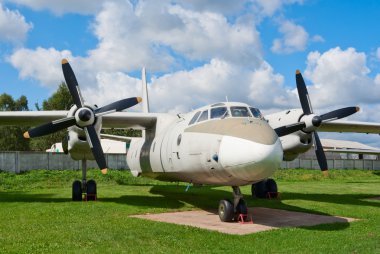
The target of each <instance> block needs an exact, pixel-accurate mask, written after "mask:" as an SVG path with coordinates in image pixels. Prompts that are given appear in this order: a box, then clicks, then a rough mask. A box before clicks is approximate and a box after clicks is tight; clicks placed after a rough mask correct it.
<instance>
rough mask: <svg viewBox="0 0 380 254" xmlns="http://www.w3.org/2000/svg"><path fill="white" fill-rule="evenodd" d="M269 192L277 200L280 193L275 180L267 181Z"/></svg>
mask: <svg viewBox="0 0 380 254" xmlns="http://www.w3.org/2000/svg"><path fill="white" fill-rule="evenodd" d="M267 190H268V192H269V193H270V197H271V198H277V196H278V191H277V183H276V181H275V180H273V179H271V178H269V179H268V180H267Z"/></svg>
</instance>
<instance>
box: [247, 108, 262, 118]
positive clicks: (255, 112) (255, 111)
mask: <svg viewBox="0 0 380 254" xmlns="http://www.w3.org/2000/svg"><path fill="white" fill-rule="evenodd" d="M249 109H250V110H251V113H252V115H253V116H254V117H256V118H263V115H262V114H261V112H260V110H259V109H257V108H252V107H250V108H249Z"/></svg>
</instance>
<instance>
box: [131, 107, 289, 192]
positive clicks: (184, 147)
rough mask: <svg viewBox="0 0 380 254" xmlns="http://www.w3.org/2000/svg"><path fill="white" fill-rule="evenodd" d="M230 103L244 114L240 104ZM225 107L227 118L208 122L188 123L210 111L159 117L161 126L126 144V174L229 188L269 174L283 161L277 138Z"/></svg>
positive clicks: (261, 121) (262, 125)
mask: <svg viewBox="0 0 380 254" xmlns="http://www.w3.org/2000/svg"><path fill="white" fill-rule="evenodd" d="M231 105H234V106H235V107H240V108H243V107H245V108H246V109H247V111H249V107H248V106H247V105H245V104H238V105H236V103H235V104H231ZM229 106H230V103H228V105H225V106H224V107H225V108H226V109H228V111H227V113H226V114H227V116H222V117H215V118H212V117H211V115H212V113H209V118H208V119H206V120H202V121H199V120H198V121H195V122H194V123H190V122H191V120H192V118H193V117H194V115H195V114H197V112H204V111H206V110H209V111H211V110H212V107H210V108H209V109H207V107H204V108H201V109H199V110H195V111H193V112H191V113H188V114H186V115H183V116H171V117H169V116H168V117H165V118H167V119H166V120H165V121H160V119H158V123H160V122H162V123H165V124H163V125H162V126H159V125H157V127H156V129H153V130H147V131H146V135H145V139H140V140H133V141H132V142H131V146H130V149H129V152H128V155H127V162H128V165H129V167H130V169H131V172H132V173H133V174H134V175H136V176H137V175H141V176H147V177H152V178H156V179H159V180H167V181H184V182H191V183H194V184H213V185H231V186H240V185H246V184H252V183H255V182H259V181H261V180H263V179H265V178H268V177H269V176H271V175H272V174H273V172H274V171H275V170H276V169H277V168H279V167H280V164H281V161H282V157H283V150H282V146H281V142H280V140H279V138H278V136H277V134H276V133H275V132H274V130H273V129H272V128H271V127H270V126H269V124H268V123H267V121H265V120H264V119H262V118H261V117H254V116H253V114H251V113H250V115H248V116H233V112H232V109H230V107H229ZM231 107H233V106H231ZM214 108H221V107H214ZM199 118H200V116H199ZM168 119H170V120H168Z"/></svg>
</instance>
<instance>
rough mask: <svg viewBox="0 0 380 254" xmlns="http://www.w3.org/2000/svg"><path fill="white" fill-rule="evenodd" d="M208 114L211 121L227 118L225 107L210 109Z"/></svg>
mask: <svg viewBox="0 0 380 254" xmlns="http://www.w3.org/2000/svg"><path fill="white" fill-rule="evenodd" d="M210 113H211V119H213V118H225V117H227V116H228V111H227V108H226V107H218V108H212V109H211V111H210Z"/></svg>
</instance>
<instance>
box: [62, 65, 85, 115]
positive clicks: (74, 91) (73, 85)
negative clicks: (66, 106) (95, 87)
mask: <svg viewBox="0 0 380 254" xmlns="http://www.w3.org/2000/svg"><path fill="white" fill-rule="evenodd" d="M62 71H63V76H64V77H65V80H66V84H67V87H68V88H69V91H70V94H71V96H72V97H73V100H74V103H75V105H76V106H77V107H78V108H81V107H83V97H82V95H81V93H80V89H79V85H78V81H77V79H76V77H75V74H74V71H73V69H71V66H70V64H69V62H68V61H67V59H62Z"/></svg>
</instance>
